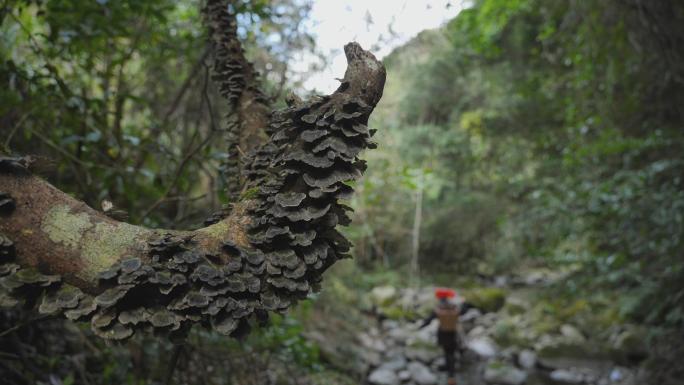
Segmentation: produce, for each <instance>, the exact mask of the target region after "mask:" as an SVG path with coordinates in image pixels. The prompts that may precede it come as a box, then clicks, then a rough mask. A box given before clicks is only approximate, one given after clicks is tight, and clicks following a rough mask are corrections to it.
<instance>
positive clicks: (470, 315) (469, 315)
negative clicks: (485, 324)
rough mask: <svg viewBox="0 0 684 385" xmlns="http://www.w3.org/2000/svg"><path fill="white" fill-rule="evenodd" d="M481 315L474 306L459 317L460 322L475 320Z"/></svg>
mask: <svg viewBox="0 0 684 385" xmlns="http://www.w3.org/2000/svg"><path fill="white" fill-rule="evenodd" d="M481 316H482V312H481V311H480V310H478V309H475V308H470V309H468V311H467V312H466V313H465V314H463V316H462V317H461V322H470V321H472V320H475V319H477V318H479V317H481Z"/></svg>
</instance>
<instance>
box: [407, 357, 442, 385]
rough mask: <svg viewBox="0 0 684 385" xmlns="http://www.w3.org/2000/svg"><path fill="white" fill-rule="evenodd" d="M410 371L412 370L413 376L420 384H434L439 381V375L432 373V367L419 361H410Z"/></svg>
mask: <svg viewBox="0 0 684 385" xmlns="http://www.w3.org/2000/svg"><path fill="white" fill-rule="evenodd" d="M408 371H409V372H411V378H412V379H413V381H414V382H415V383H416V384H418V385H434V384H436V383H437V376H436V375H435V374H434V373H432V371H431V370H430V368H428V367H427V366H425V365H424V364H422V363H420V362H418V361H413V362H410V363H409V364H408Z"/></svg>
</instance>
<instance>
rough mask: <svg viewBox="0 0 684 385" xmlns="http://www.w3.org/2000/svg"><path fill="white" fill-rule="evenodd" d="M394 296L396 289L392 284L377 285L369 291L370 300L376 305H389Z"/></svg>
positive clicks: (395, 295)
mask: <svg viewBox="0 0 684 385" xmlns="http://www.w3.org/2000/svg"><path fill="white" fill-rule="evenodd" d="M396 297H397V289H396V288H395V287H394V286H378V287H374V288H373V290H371V292H370V298H371V301H372V302H373V304H375V305H377V306H385V305H389V304H391V303H392V302H393V301H394V300H395V299H396Z"/></svg>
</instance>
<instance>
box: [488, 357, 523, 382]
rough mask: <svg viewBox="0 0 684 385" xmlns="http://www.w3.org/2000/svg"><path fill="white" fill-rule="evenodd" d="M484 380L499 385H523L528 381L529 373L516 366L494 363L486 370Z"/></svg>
mask: <svg viewBox="0 0 684 385" xmlns="http://www.w3.org/2000/svg"><path fill="white" fill-rule="evenodd" d="M484 380H485V381H486V382H488V383H490V384H497V385H522V384H524V383H525V381H527V373H525V371H523V370H520V369H518V368H516V367H515V366H511V365H507V364H503V363H500V362H492V363H490V364H489V365H487V367H486V368H485V371H484Z"/></svg>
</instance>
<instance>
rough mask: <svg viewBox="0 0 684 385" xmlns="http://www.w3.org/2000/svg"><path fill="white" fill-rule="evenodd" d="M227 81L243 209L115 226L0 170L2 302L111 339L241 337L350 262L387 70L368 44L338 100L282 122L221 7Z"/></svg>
mask: <svg viewBox="0 0 684 385" xmlns="http://www.w3.org/2000/svg"><path fill="white" fill-rule="evenodd" d="M205 12H206V19H205V20H206V22H207V24H208V26H209V29H210V36H211V38H212V42H213V45H214V55H215V68H214V70H215V73H216V76H215V80H217V81H219V83H220V89H221V92H222V94H223V95H224V96H225V97H226V98H227V100H228V101H229V103H231V106H232V107H233V111H234V113H233V115H234V117H233V119H234V120H235V123H234V124H233V126H232V128H231V130H230V137H229V139H230V141H231V146H232V147H231V148H232V150H235V151H234V152H235V154H234V156H235V158H234V159H231V161H234V160H237V163H235V162H234V163H233V164H232V165H229V167H228V168H229V169H230V170H231V171H233V172H236V171H239V172H240V174H239V175H238V178H235V182H236V183H235V186H237V188H236V189H235V190H234V194H235V196H236V199H235V203H234V204H233V205H232V206H231V208H230V210H229V211H228V210H226V211H225V212H222V213H220V215H218V216H215V217H214V218H213V219H212V220H211V222H212V224H211V225H209V226H208V227H205V228H202V229H199V230H195V231H171V230H162V229H148V228H144V227H140V226H133V225H130V224H126V223H122V222H117V221H115V220H113V219H111V218H109V217H107V216H105V215H104V214H102V213H101V212H98V211H96V210H94V209H92V208H90V207H88V206H86V205H85V204H84V203H82V202H79V201H77V200H75V199H73V198H72V197H70V196H69V195H67V194H65V193H63V192H61V191H59V190H58V189H56V188H55V187H53V186H52V185H50V184H49V183H48V182H46V181H44V180H42V179H41V178H39V177H37V176H33V175H31V174H30V170H31V159H30V157H0V303H1V304H2V305H10V306H16V305H19V304H23V305H25V306H37V307H38V310H39V311H40V312H42V313H47V314H63V315H65V316H66V317H67V318H70V319H73V320H88V321H90V323H91V326H92V328H93V330H94V331H95V332H96V333H97V334H98V335H100V336H102V337H104V338H110V339H124V338H128V337H129V336H131V335H132V334H133V333H134V332H135V331H137V330H140V329H148V330H154V331H159V332H165V333H168V334H171V335H173V336H176V335H180V336H182V335H183V334H184V333H185V332H186V331H187V330H188V328H189V327H190V326H191V325H192V324H194V323H200V324H202V325H204V326H207V327H211V328H213V329H214V330H216V331H218V332H220V333H223V334H230V335H236V334H239V333H240V332H244V331H247V330H248V326H249V324H248V320H249V319H251V317H252V316H253V315H256V316H257V318H261V317H262V316H264V315H265V314H267V312H268V311H283V310H285V309H287V308H288V307H289V306H290V305H291V304H293V303H294V302H295V301H296V300H298V299H301V298H304V297H305V296H306V295H307V294H308V293H309V292H310V291H311V290H316V289H317V287H318V284H319V282H320V279H321V274H322V273H323V272H324V271H325V270H326V269H327V268H328V267H329V266H330V265H331V264H332V263H334V262H335V261H336V260H338V259H340V258H344V257H347V256H348V254H347V253H348V251H349V247H350V245H349V243H348V241H347V240H346V239H345V238H344V237H343V236H342V235H341V234H340V233H339V232H337V231H336V230H335V227H336V226H337V225H338V224H341V225H347V224H348V223H349V218H348V216H347V214H346V212H347V211H349V210H350V208H349V207H348V206H346V205H344V204H342V203H340V202H339V200H340V199H346V198H348V197H349V196H350V194H351V193H352V189H351V187H349V185H348V184H347V182H348V181H351V180H354V179H356V178H358V177H359V176H360V175H361V173H362V172H363V171H364V169H365V162H364V161H362V160H359V159H358V155H359V154H360V152H361V151H362V150H363V149H365V148H367V147H371V148H372V147H373V146H374V144H373V143H372V142H371V141H370V138H371V136H372V134H373V130H368V128H367V126H366V124H367V122H368V117H369V115H370V113H371V112H372V111H373V108H374V107H375V105H376V104H377V102H378V101H379V99H380V97H381V96H382V90H383V86H384V82H385V70H384V67H383V66H382V64H381V63H380V62H379V61H378V60H376V59H375V57H374V56H373V55H372V54H370V53H369V52H366V51H364V50H363V49H361V47H360V46H359V45H358V44H356V43H350V44H348V45H346V46H345V47H344V49H345V54H346V57H347V61H348V67H347V70H346V72H345V76H344V79H343V80H342V84H341V85H340V87H339V89H338V90H337V91H335V92H334V93H333V94H331V95H329V96H324V97H315V98H313V99H312V100H310V101H308V102H306V103H302V104H299V105H293V106H290V107H288V108H285V109H282V110H278V111H271V109H270V107H269V106H268V104H267V102H266V101H265V98H263V97H262V94H261V91H259V88H258V84H257V83H258V79H257V77H256V75H255V73H254V70H253V69H252V67H251V64H249V63H248V62H247V60H245V58H244V55H243V54H242V48H241V47H240V43H239V41H238V40H237V35H236V34H235V19H234V15H231V14H230V13H229V8H228V6H227V3H226V2H225V1H217V0H209V1H208V2H207V7H206V10H205Z"/></svg>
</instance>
